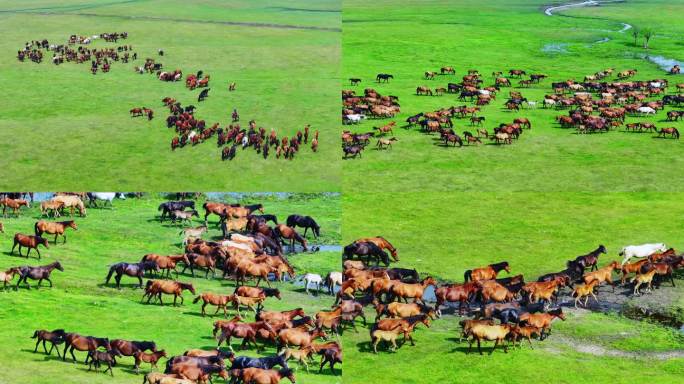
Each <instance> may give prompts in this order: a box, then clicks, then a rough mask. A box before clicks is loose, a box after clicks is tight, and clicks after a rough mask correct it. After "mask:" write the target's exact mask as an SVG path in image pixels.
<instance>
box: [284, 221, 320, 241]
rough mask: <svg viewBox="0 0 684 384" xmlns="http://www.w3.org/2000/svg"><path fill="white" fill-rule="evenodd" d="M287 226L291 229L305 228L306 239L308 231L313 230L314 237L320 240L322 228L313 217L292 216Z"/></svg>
mask: <svg viewBox="0 0 684 384" xmlns="http://www.w3.org/2000/svg"><path fill="white" fill-rule="evenodd" d="M287 226H288V227H291V228H295V227H301V228H304V237H305V238H306V231H307V230H309V228H311V232H313V234H314V237H315V238H318V237H319V236H320V235H321V227H320V226H319V225H318V223H316V220H314V219H313V217H311V216H302V215H290V216H288V217H287Z"/></svg>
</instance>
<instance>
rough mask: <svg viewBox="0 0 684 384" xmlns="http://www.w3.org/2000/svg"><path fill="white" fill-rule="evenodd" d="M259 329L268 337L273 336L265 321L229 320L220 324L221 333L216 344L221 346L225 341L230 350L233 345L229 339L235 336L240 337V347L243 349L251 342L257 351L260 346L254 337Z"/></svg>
mask: <svg viewBox="0 0 684 384" xmlns="http://www.w3.org/2000/svg"><path fill="white" fill-rule="evenodd" d="M261 331H263V332H266V333H267V334H268V335H269V336H270V337H275V332H274V331H273V328H272V327H271V326H270V325H269V324H268V323H267V322H265V321H257V322H255V323H238V322H235V321H231V322H229V323H226V324H223V325H222V326H221V335H220V336H219V337H218V340H217V341H218V345H217V346H221V344H222V343H223V342H224V341H225V342H226V344H228V348H230V350H231V351H232V350H233V346H232V345H231V343H230V339H231V338H232V337H236V338H240V339H242V344H241V348H243V349H244V348H245V347H246V346H247V345H248V344H249V343H250V342H251V343H253V344H254V345H255V346H256V348H257V351H259V350H261V348H260V347H259V344H257V342H256V337H257V335H258V334H259V333H260V332H261Z"/></svg>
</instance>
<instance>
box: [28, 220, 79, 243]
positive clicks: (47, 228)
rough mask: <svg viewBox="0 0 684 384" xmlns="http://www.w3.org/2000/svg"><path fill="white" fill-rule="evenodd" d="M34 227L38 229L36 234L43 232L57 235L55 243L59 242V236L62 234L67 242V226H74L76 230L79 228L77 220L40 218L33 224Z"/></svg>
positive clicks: (39, 234)
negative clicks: (55, 220) (52, 220)
mask: <svg viewBox="0 0 684 384" xmlns="http://www.w3.org/2000/svg"><path fill="white" fill-rule="evenodd" d="M33 228H34V229H35V231H36V236H41V235H42V234H43V233H47V234H50V235H55V244H57V236H62V237H63V238H64V242H65V243H66V235H65V232H66V229H67V228H73V229H74V231H76V230H78V227H77V226H76V222H75V221H73V220H68V221H58V222H49V221H45V220H40V221H37V222H36V224H34V225H33Z"/></svg>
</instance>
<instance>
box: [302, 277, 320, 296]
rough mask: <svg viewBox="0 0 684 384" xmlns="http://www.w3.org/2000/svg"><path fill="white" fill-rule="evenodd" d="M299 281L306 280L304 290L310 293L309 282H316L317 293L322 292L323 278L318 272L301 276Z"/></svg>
mask: <svg viewBox="0 0 684 384" xmlns="http://www.w3.org/2000/svg"><path fill="white" fill-rule="evenodd" d="M297 281H304V291H305V292H306V294H307V295H308V294H309V284H316V293H321V284H323V278H322V277H321V275H319V274H317V273H307V274H305V275H303V276H300V277H299V278H298V279H297Z"/></svg>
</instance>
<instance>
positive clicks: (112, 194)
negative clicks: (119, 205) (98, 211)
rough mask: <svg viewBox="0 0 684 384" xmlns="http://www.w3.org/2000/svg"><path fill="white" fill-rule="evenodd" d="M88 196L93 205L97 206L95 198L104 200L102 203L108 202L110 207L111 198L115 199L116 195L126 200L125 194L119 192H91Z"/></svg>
mask: <svg viewBox="0 0 684 384" xmlns="http://www.w3.org/2000/svg"><path fill="white" fill-rule="evenodd" d="M90 196H91V198H90V201H91V203H92V204H93V205H94V206H95V207H97V203H96V202H95V201H96V200H104V205H107V203H109V206H110V207H111V206H112V200H114V199H116V198H117V197H118V198H119V199H121V200H126V196H125V195H124V194H123V193H119V192H91V193H90Z"/></svg>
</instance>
